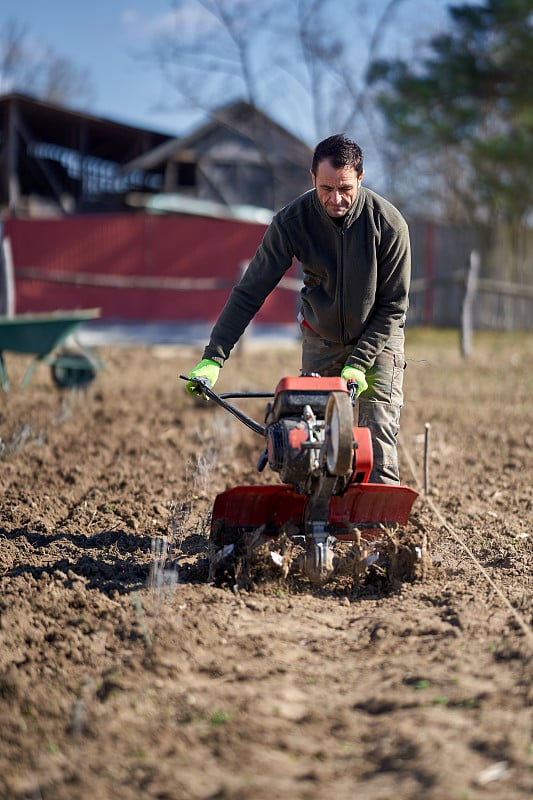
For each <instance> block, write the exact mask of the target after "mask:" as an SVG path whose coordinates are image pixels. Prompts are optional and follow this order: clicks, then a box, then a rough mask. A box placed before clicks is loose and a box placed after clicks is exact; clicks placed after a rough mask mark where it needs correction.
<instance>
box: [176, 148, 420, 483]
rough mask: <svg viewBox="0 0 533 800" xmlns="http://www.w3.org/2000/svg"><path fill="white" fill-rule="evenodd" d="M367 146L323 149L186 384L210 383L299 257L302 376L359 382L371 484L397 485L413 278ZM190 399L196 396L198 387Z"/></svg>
mask: <svg viewBox="0 0 533 800" xmlns="http://www.w3.org/2000/svg"><path fill="white" fill-rule="evenodd" d="M363 174H364V171H363V154H362V151H361V148H360V147H359V146H358V145H357V144H356V143H355V142H353V141H351V140H350V139H348V138H346V137H345V136H344V135H341V134H338V135H335V136H330V137H329V138H327V139H325V140H324V141H322V142H320V144H318V145H317V147H316V149H315V152H314V155H313V162H312V166H311V177H312V180H313V186H314V189H312V190H310V191H309V192H306V193H305V194H303V195H301V196H300V197H297V198H296V199H295V200H293V201H292V202H291V203H289V205H287V206H285V208H283V209H282V210H281V211H279V212H278V213H277V214H276V215H275V216H274V218H273V220H272V222H271V224H270V225H269V227H268V229H267V231H266V233H265V236H264V238H263V241H262V243H261V245H260V246H259V248H258V250H257V252H256V254H255V256H254V258H253V259H252V261H251V262H250V265H249V267H248V269H247V270H246V273H245V274H244V276H243V278H242V279H241V281H240V283H239V284H238V285H237V286H235V287H234V289H233V291H232V292H231V295H230V297H229V299H228V301H227V303H226V305H225V306H224V308H223V310H222V312H221V314H220V316H219V318H218V320H217V322H216V323H215V326H214V328H213V331H212V333H211V339H210V341H209V344H208V345H207V347H206V348H205V351H204V354H203V359H202V361H201V362H200V363H199V364H198V365H197V366H196V367H195V368H194V369H193V370H192V371H191V372H190V373H189V376H188V377H189V378H193V377H196V378H206V379H207V380H209V381H210V383H211V385H213V384H214V383H215V381H216V379H217V377H218V374H219V371H220V368H221V366H222V365H223V364H224V361H225V360H226V359H227V358H228V356H229V354H230V351H231V350H232V348H233V346H234V345H235V343H236V342H237V340H238V339H239V338H240V336H241V334H242V333H243V331H244V330H245V328H246V327H247V325H248V323H249V322H250V321H251V319H252V317H253V316H254V315H255V314H256V313H257V311H258V310H259V309H260V307H261V305H262V304H263V302H264V300H265V299H266V297H267V296H268V295H269V293H270V292H271V291H272V290H273V289H274V287H275V286H276V285H277V283H278V282H279V281H280V279H281V278H282V277H283V275H284V273H285V272H286V270H287V269H288V268H289V267H290V266H291V264H292V261H293V258H297V259H298V260H299V261H300V262H301V264H302V267H303V275H304V286H303V289H302V291H301V311H300V314H299V317H298V319H299V321H300V327H301V332H302V373H303V374H308V373H313V372H314V373H317V374H319V375H323V376H335V375H341V376H342V377H343V378H344V379H345V380H346V381H348V382H352V381H353V382H355V383H356V384H357V396H358V397H359V420H358V424H359V426H361V427H368V428H370V431H371V435H372V442H373V454H374V467H373V471H372V474H371V476H370V480H371V482H374V483H391V484H394V483H398V482H399V473H398V458H397V436H398V431H399V423H400V409H401V406H402V401H403V391H402V386H403V370H404V367H405V358H404V324H405V314H406V311H407V306H408V289H409V280H410V271H411V270H410V266H411V260H410V246H409V232H408V228H407V224H406V222H405V220H404V219H403V217H402V216H401V214H400V213H399V211H398V210H397V209H396V208H394V206H392V205H391V204H390V203H389V202H388V201H387V200H385V199H384V198H382V197H380V196H379V195H377V194H375V192H372V191H370V190H369V189H367V188H366V187H364V186H362V185H361V183H362V180H363ZM186 388H187V391H189V392H190V393H191V394H197V393H199V389H198V387H197V385H196V384H194V383H193V382H192V381H191V382H189V383H187V384H186Z"/></svg>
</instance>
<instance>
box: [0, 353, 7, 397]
mask: <svg viewBox="0 0 533 800" xmlns="http://www.w3.org/2000/svg"><path fill="white" fill-rule="evenodd" d="M0 381H1V383H2V389H3V390H4V392H9V381H8V379H7V371H6V362H5V361H4V354H3V353H2V352H0Z"/></svg>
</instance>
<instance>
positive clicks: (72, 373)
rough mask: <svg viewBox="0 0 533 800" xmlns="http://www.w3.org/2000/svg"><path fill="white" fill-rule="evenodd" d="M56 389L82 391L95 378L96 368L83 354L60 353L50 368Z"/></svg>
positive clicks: (73, 352)
mask: <svg viewBox="0 0 533 800" xmlns="http://www.w3.org/2000/svg"><path fill="white" fill-rule="evenodd" d="M50 369H51V372H52V380H53V382H54V383H55V385H56V386H57V387H58V389H84V388H85V387H86V386H88V385H89V384H90V383H92V382H93V380H94V379H95V377H96V367H95V365H94V364H93V363H92V362H91V360H90V359H89V358H88V357H87V356H86V355H84V354H83V353H78V352H75V351H64V352H62V353H61V354H60V355H59V356H58V357H57V358H56V359H55V361H54V362H53V364H51V366H50Z"/></svg>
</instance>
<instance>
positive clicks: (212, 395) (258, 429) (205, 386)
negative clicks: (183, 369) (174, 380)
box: [179, 375, 272, 436]
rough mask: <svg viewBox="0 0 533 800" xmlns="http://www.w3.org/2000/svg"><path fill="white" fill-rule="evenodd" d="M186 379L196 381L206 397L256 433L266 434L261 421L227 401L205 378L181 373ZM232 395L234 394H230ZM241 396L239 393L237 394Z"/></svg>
mask: <svg viewBox="0 0 533 800" xmlns="http://www.w3.org/2000/svg"><path fill="white" fill-rule="evenodd" d="M179 377H180V378H181V379H182V380H184V381H190V382H191V383H196V384H197V385H198V387H199V388H200V389H201V392H202V394H203V395H204V397H208V398H209V399H210V400H212V401H213V402H214V403H216V404H217V405H219V406H221V408H223V409H224V410H225V411H229V413H230V414H233V416H234V417H237V419H238V420H239V421H240V422H242V423H243V424H244V425H246V427H247V428H250V429H251V430H252V431H254V432H255V433H258V434H259V435H260V436H264V435H265V433H266V427H265V426H264V425H261V424H260V423H259V422H256V421H255V420H254V419H252V418H251V417H249V416H247V415H246V414H245V413H244V412H242V411H241V410H240V409H239V408H236V407H235V406H233V405H232V404H231V403H227V402H226V400H224V399H223V397H221V395H219V394H217V393H216V392H214V391H213V390H212V388H211V384H210V383H209V381H207V380H206V379H205V378H188V377H187V375H180V376H179ZM229 396H230V397H231V396H232V395H229ZM237 396H239V395H237ZM260 396H262V395H244V394H243V395H242V397H260ZM264 396H266V397H271V396H272V395H270V394H269V395H264Z"/></svg>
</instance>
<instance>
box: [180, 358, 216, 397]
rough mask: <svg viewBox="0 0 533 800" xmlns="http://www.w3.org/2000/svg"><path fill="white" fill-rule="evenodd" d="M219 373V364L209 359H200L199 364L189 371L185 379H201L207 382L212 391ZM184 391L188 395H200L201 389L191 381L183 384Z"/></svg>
mask: <svg viewBox="0 0 533 800" xmlns="http://www.w3.org/2000/svg"><path fill="white" fill-rule="evenodd" d="M219 372H220V364H217V362H216V361H211V359H210V358H204V359H202V361H200V363H199V364H197V365H196V366H195V368H194V369H191V371H190V372H189V374H188V375H187V377H188V378H203V379H204V380H206V381H208V383H209V387H210V388H211V389H212V388H213V386H214V385H215V383H216V382H217V379H218V373H219ZM185 391H186V392H189V394H194V395H201V394H202V387H201V386H200V384H198V383H193V381H187V383H186V384H185Z"/></svg>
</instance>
